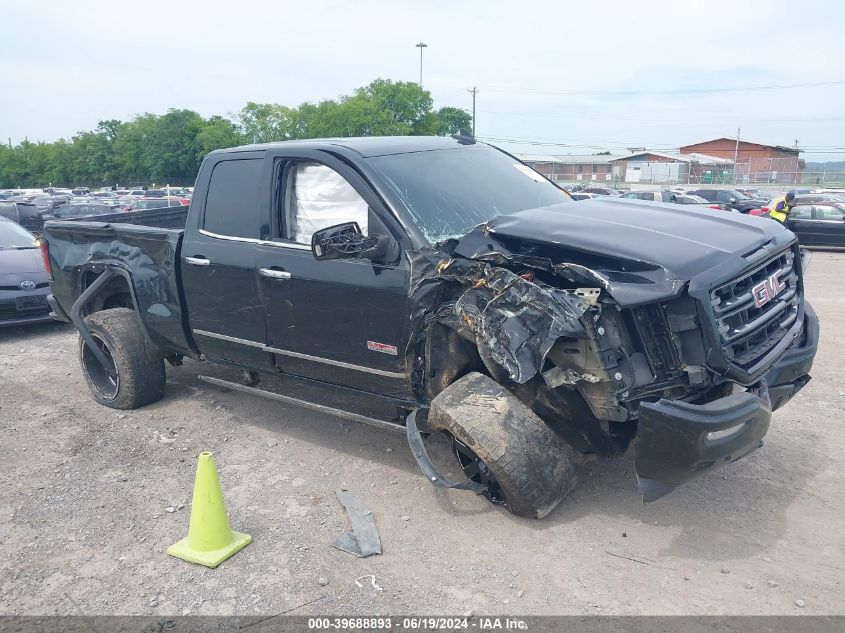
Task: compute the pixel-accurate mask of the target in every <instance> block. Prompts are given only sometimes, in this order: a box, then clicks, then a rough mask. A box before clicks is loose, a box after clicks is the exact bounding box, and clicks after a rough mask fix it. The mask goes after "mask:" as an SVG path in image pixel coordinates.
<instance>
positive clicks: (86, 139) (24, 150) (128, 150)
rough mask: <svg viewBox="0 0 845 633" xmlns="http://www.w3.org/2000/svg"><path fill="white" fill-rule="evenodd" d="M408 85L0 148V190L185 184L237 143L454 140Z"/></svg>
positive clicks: (142, 121) (120, 124)
mask: <svg viewBox="0 0 845 633" xmlns="http://www.w3.org/2000/svg"><path fill="white" fill-rule="evenodd" d="M433 105H434V104H433V100H432V98H431V94H430V93H429V92H428V91H427V90H423V89H422V88H421V87H420V86H419V85H418V84H416V83H412V82H401V81H400V82H394V81H391V80H388V79H376V80H375V81H373V82H372V83H370V84H369V85H367V86H364V87H363V88H358V89H357V90H355V91H354V92H353V94H351V95H345V96H342V97H340V98H338V99H327V100H324V101H320V102H319V103H308V102H306V103H303V104H301V105H299V106H297V107H288V106H283V105H279V104H275V103H252V102H249V103H247V104H246V106H244V107H243V108H242V109H241V110H240V112H238V113H237V114H235V115H230V116H220V115H214V116H211V117H209V118H203V117H202V116H201V115H199V114H198V113H196V112H194V111H192V110H177V109H171V110H169V111H168V112H167V114H163V115H156V114H149V113H147V114H141V115H138V116H136V117H135V118H133V119H132V120H130V121H118V120H109V121H100V123H99V124H98V125H97V128H96V129H95V130H92V131H86V132H79V133H78V134H76V135H75V136H73V137H71V138H70V139H64V138H61V139H59V140H57V141H53V142H31V141H28V140H26V141H23V142H22V143H20V144H18V145H16V146H12V147H10V146H7V145H0V189H9V188H26V187H33V188H34V187H46V186H54V187H67V186H103V185H114V184H120V185H122V186H130V185H132V184H137V183H157V184H173V185H188V184H192V183H193V181H194V178H195V177H196V173H197V170H198V169H199V165H200V162H201V161H202V158H203V157H204V156H205V155H206V154H207V153H208V152H210V151H212V150H215V149H221V148H224V147H233V146H235V145H242V144H244V143H267V142H270V141H286V140H293V139H307V138H324V137H345V136H386V135H396V136H407V135H440V136H446V135H449V134H455V133H457V132H458V131H459V130H461V129H469V128H470V125H471V117H470V115H469V114H468V113H466V112H465V111H463V110H461V109H459V108H453V107H443V108H440V109H438V110H435V109H434V107H433Z"/></svg>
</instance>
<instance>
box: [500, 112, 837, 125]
mask: <svg viewBox="0 0 845 633" xmlns="http://www.w3.org/2000/svg"><path fill="white" fill-rule="evenodd" d="M484 112H485V114H499V115H502V116H538V117H546V118H554V119H576V120H586V121H607V120H608V119H611V118H612V119H613V120H614V121H629V122H634V123H666V122H667V121H666V117H664V118H662V119H640V118H630V117H617V116H612V115H605V116H584V115H580V114H567V113H565V112H550V111H549V110H533V111H511V112H502V111H501V110H487V109H485V110H484ZM740 118H741V119H742V120H743V121H744V122H745V123H746V124H752V123H815V122H831V121H845V117H810V118H801V117H793V118H785V119H747V118H745V117H740ZM736 120H737V117H728V118H722V119H714V118H681V119H676V118H674V117H673V118H672V123H730V122H733V121H736Z"/></svg>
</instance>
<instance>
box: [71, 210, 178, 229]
mask: <svg viewBox="0 0 845 633" xmlns="http://www.w3.org/2000/svg"><path fill="white" fill-rule="evenodd" d="M188 209H189V207H188V206H178V207H160V208H158V209H143V210H141V211H128V212H119V213H109V214H108V215H97V216H89V217H83V218H68V219H66V220H63V221H64V222H89V223H90V222H91V221H92V220H96V222H98V223H99V222H102V223H106V224H135V225H139V226H152V227H158V228H167V229H184V228H185V222H186V221H187V219H188Z"/></svg>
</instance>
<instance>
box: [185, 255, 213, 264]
mask: <svg viewBox="0 0 845 633" xmlns="http://www.w3.org/2000/svg"><path fill="white" fill-rule="evenodd" d="M185 263H186V264H191V265H192V266H209V265H210V264H211V261H210V260H208V259H206V258H205V257H185Z"/></svg>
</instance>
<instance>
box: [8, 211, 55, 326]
mask: <svg viewBox="0 0 845 633" xmlns="http://www.w3.org/2000/svg"><path fill="white" fill-rule="evenodd" d="M49 293H50V279H49V277H48V276H47V271H46V270H45V269H44V260H43V259H42V258H41V253H40V252H39V250H38V247H37V246H36V242H35V236H34V235H33V234H32V233H30V232H29V231H27V230H26V229H25V228H23V227H22V226H20V225H19V224H17V223H15V222H12V221H11V220H9V219H8V218H6V217H3V216H0V327H2V326H9V325H24V324H27V323H39V322H49V321H52V320H53V318H52V317H51V316H50V306H49V305H48V304H47V295H48V294H49Z"/></svg>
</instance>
